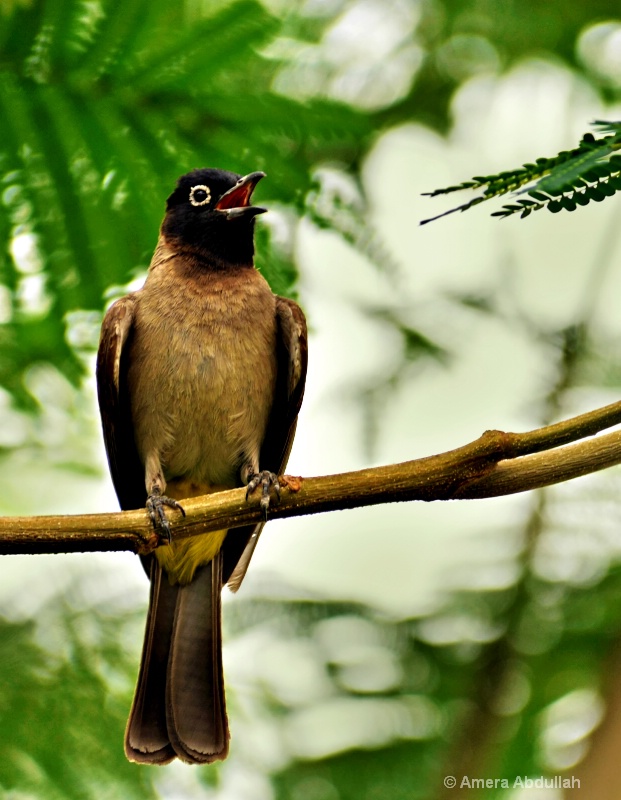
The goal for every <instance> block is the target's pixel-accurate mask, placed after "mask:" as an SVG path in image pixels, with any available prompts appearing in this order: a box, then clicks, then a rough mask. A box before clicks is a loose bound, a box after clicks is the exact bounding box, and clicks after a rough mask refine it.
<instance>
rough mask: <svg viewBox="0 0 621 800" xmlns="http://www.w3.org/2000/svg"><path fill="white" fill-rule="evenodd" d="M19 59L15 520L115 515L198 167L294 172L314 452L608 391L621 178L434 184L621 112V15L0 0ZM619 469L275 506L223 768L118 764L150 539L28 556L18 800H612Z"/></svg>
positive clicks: (6, 651)
mask: <svg viewBox="0 0 621 800" xmlns="http://www.w3.org/2000/svg"><path fill="white" fill-rule="evenodd" d="M0 53H1V55H0V118H1V120H2V122H1V124H0V387H1V388H0V487H1V490H0V513H1V514H3V515H11V514H37V513H39V514H41V513H48V514H49V513H66V514H75V513H82V512H95V511H110V510H114V509H116V508H118V506H117V502H116V498H115V496H114V493H113V490H112V485H111V482H110V480H109V478H108V475H107V470H106V465H105V456H104V452H103V446H102V443H101V439H100V431H99V421H98V417H97V410H96V405H95V389H94V381H93V366H94V349H95V348H96V345H97V338H98V332H99V324H100V321H101V316H102V311H103V309H104V307H105V306H106V305H107V304H109V303H110V302H111V301H112V300H113V299H114V298H116V297H117V296H119V295H120V294H123V293H125V292H126V291H127V289H128V287H129V288H137V287H138V286H140V285H141V282H142V280H143V279H144V274H145V271H146V268H147V266H148V264H149V260H150V257H151V253H152V251H153V248H154V245H155V242H156V238H157V231H158V226H159V223H160V221H161V218H162V216H163V210H164V205H165V199H166V197H167V195H168V194H169V193H170V191H171V190H172V187H173V186H174V181H175V179H176V178H177V177H178V176H179V175H180V174H182V173H184V172H186V171H188V170H189V169H191V168H193V167H198V166H217V167H221V168H226V169H231V170H234V171H236V172H239V173H246V172H249V171H252V170H258V169H262V170H264V171H265V172H266V173H267V174H268V178H267V179H266V180H265V181H263V182H262V183H261V185H260V187H259V189H258V191H257V197H258V198H260V202H261V204H264V205H266V206H268V207H269V209H270V213H269V214H268V215H266V216H265V217H262V218H261V219H260V220H259V222H258V226H257V240H258V242H257V248H258V265H259V267H260V268H261V270H262V271H263V272H264V274H265V275H266V277H267V278H268V280H269V281H270V283H271V285H272V287H273V288H274V290H275V291H277V292H279V293H281V294H288V295H290V296H294V297H297V298H299V300H300V302H301V304H302V305H303V307H304V309H305V311H306V313H307V316H308V319H309V325H310V329H311V335H310V367H309V376H308V383H307V393H306V399H305V403H304V407H303V410H302V414H301V418H300V423H299V427H298V434H297V438H296V443H295V446H294V450H293V453H292V456H291V460H290V462H289V467H288V470H287V471H288V472H290V473H291V474H300V475H317V474H326V473H330V472H338V471H344V470H350V469H357V468H362V467H364V466H367V465H372V464H384V463H392V462H397V461H403V460H408V459H411V458H417V457H422V456H426V455H430V454H433V453H438V452H441V451H443V450H446V449H450V448H453V447H457V446H459V445H461V444H465V443H466V442H468V441H470V440H472V439H475V438H476V437H477V436H479V435H480V434H481V433H482V431H483V430H484V429H486V428H501V429H504V430H528V429H530V428H533V427H537V426H539V425H542V424H545V423H548V422H551V421H555V420H557V419H561V418H564V417H567V416H570V415H572V414H575V413H580V412H583V411H587V410H590V409H593V408H596V407H597V406H600V405H604V404H606V403H608V402H613V401H615V400H617V399H618V397H619V388H620V385H621V317H620V315H619V313H618V307H619V302H618V297H619V295H620V294H621V249H620V248H621V242H620V234H621V226H620V225H619V223H618V214H619V200H618V198H613V199H611V200H608V201H607V202H606V203H604V204H602V205H599V204H597V205H594V204H591V205H590V206H589V207H588V208H585V209H580V210H579V211H578V212H577V213H575V214H573V215H569V214H566V213H564V212H563V213H561V214H559V215H556V216H552V215H550V214H546V213H545V212H542V213H541V214H537V215H534V216H531V217H530V218H529V219H527V220H524V221H520V220H518V219H514V218H511V219H509V220H505V221H498V220H496V219H491V218H490V217H489V212H490V211H493V210H495V208H497V207H498V206H496V207H491V208H486V207H485V206H483V207H481V206H479V207H478V208H476V209H475V210H473V211H472V212H469V213H468V214H464V215H456V216H453V217H448V218H446V219H443V220H441V221H438V222H436V223H433V224H432V225H428V226H425V227H423V228H420V227H419V226H418V222H419V221H420V220H421V219H424V218H426V217H429V216H432V215H434V214H435V213H439V212H441V211H442V210H444V209H446V208H449V207H451V205H455V198H451V197H449V198H445V199H442V198H440V199H433V200H430V199H429V198H425V197H421V193H422V192H429V191H432V190H433V189H435V188H439V187H441V186H445V185H451V184H454V183H458V182H461V181H462V180H466V179H468V178H469V177H470V176H472V175H485V174H490V173H493V172H496V171H500V170H503V169H510V168H513V167H517V166H519V165H520V164H521V163H522V162H524V161H533V160H534V159H535V158H537V157H539V156H552V155H555V154H556V152H558V150H560V149H564V148H571V147H572V146H574V145H575V144H577V142H578V139H579V138H580V136H581V135H582V133H584V132H585V131H586V130H588V126H589V123H590V122H591V121H592V120H594V119H598V118H604V119H618V118H619V117H620V116H621V113H620V112H621V108H620V107H619V105H618V100H619V96H620V92H621V77H620V75H621V16H620V15H619V7H618V3H616V2H612V0H590V2H573V3H567V2H566V1H565V0H548V2H546V3H541V2H535V0H521V2H519V3H517V2H512V1H511V0H299V1H298V2H294V0H265V1H264V2H259V1H258V0H230V1H229V2H223V1H222V0H219V1H218V2H216V0H185V2H178V3H170V2H165V0H124V2H123V3H122V4H121V3H114V2H112V0H0ZM458 199H459V198H458ZM489 205H490V206H491V205H492V204H489ZM498 205H500V204H498ZM620 489H621V472H620V471H619V469H618V468H617V469H611V470H608V471H606V472H603V473H600V474H598V475H593V476H589V477H586V478H583V479H581V480H576V481H573V482H571V483H568V484H565V485H560V486H557V487H554V488H552V489H549V490H546V491H545V492H536V493H531V494H525V495H523V496H516V497H510V498H503V499H496V500H486V501H462V502H453V503H434V504H429V505H423V504H419V505H415V504H404V505H393V506H384V507H376V508H371V509H361V510H355V511H348V512H335V513H332V514H326V515H322V516H317V517H313V518H298V519H295V520H287V521H281V522H273V523H270V525H269V526H268V528H267V530H266V532H265V533H264V535H263V537H262V539H261V545H260V547H259V548H258V550H257V553H256V555H255V557H254V561H253V564H252V568H251V570H250V572H249V574H248V577H247V579H246V581H245V583H244V586H243V588H242V590H241V591H240V592H239V594H238V595H237V596H235V597H234V598H233V597H232V596H227V597H226V598H225V607H224V615H225V620H224V622H225V651H224V661H225V674H226V680H227V697H228V703H229V709H230V717H231V731H232V742H231V755H230V757H229V759H228V760H227V761H226V762H225V763H224V764H221V765H217V766H212V767H206V768H196V767H187V766H185V765H182V764H172V765H169V766H166V767H163V768H158V769H155V768H146V767H145V768H142V767H139V766H136V765H130V764H128V763H127V762H126V761H125V758H124V755H123V747H122V738H123V730H124V726H125V721H126V717H127V713H128V709H129V704H130V701H131V695H132V691H133V685H134V681H135V676H136V672H137V667H138V658H139V650H140V647H141V642H142V631H143V626H144V618H145V610H146V600H147V591H148V587H147V582H146V579H145V578H144V575H143V574H142V571H141V569H140V566H139V564H138V560H137V559H136V558H135V557H134V556H132V555H131V554H124V553H120V554H108V555H97V554H90V555H71V556H67V555H65V556H63V555H58V556H49V557H43V556H40V557H18V556H15V557H5V558H3V559H2V560H1V561H0V797H2V798H7V799H9V800H31V799H36V800H38V799H39V798H41V799H42V800H56V798H58V799H59V800H61V799H63V800H64V798H71V799H72V800H73V799H74V798H75V800H78V799H80V800H82V799H84V800H88V799H90V798H94V799H97V800H99V799H100V798H119V797H123V798H166V799H167V800H186V798H187V799H190V798H209V799H210V800H280V799H281V798H283V799H284V798H291V800H384V799H386V800H417V799H418V798H421V799H422V798H424V799H425V800H427V798H429V799H430V800H444V799H445V798H461V797H468V798H472V800H474V798H485V799H486V800H487V799H488V798H490V799H492V798H503V800H504V798H510V800H523V798H528V800H542V799H543V798H545V800H561V798H564V797H568V798H569V797H571V798H574V797H584V798H589V800H594V799H597V800H615V799H618V798H621V774H620V773H619V772H618V770H617V769H616V765H617V764H618V761H619V755H620V753H621V677H620V676H621V638H620V632H621V568H620V565H621V533H620V527H621V504H620V503H619V500H618V495H619V490H620ZM447 776H454V777H455V778H456V782H457V786H456V788H445V783H444V781H445V778H446V777H447ZM464 776H465V777H466V779H467V781H472V780H473V779H481V778H491V779H498V785H497V787H496V788H489V787H488V788H485V789H480V788H479V789H477V788H474V787H473V786H472V784H470V783H468V782H466V783H464V780H463V778H464ZM541 776H548V777H552V776H561V779H562V778H566V779H567V778H568V779H570V780H571V778H572V776H573V777H574V778H577V779H579V780H580V781H581V789H580V790H578V789H577V788H574V789H573V790H571V791H568V792H566V793H565V794H563V792H562V789H560V788H558V787H557V788H549V787H548V788H544V789H542V788H538V787H536V786H535V785H534V784H533V786H532V787H530V788H529V787H528V780H527V779H529V778H530V779H532V780H533V781H534V779H535V778H540V777H541ZM516 778H517V779H518V781H516ZM502 779H504V780H505V781H506V783H508V786H504V787H503V786H502V785H501V781H502ZM557 783H558V780H557ZM574 786H575V781H574Z"/></svg>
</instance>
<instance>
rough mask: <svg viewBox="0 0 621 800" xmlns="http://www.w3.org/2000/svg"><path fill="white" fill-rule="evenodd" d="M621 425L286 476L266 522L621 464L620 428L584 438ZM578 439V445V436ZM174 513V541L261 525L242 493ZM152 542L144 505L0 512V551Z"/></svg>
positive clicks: (571, 427)
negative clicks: (55, 512)
mask: <svg viewBox="0 0 621 800" xmlns="http://www.w3.org/2000/svg"><path fill="white" fill-rule="evenodd" d="M619 423H621V402H619V403H613V404H612V405H609V406H605V407H604V408H600V409H597V410H595V411H591V412H588V413H587V414H582V415H580V416H578V417H573V418H572V419H569V420H565V421H563V422H558V423H556V424H554V425H548V426H546V427H544V428H538V429H536V430H533V431H529V432H528V433H505V432H503V431H486V432H485V433H484V434H483V435H482V436H481V437H480V438H479V439H477V440H476V441H474V442H471V443H470V444H467V445H465V446H463V447H460V448H458V449H456V450H450V451H448V452H446V453H441V454H440V455H435V456H429V457H427V458H421V459H416V460H414V461H406V462H404V463H402V464H392V465H389V466H384V467H374V468H371V469H363V470H359V471H357V472H346V473H342V474H339V475H325V476H322V477H317V478H291V477H287V478H285V479H284V481H283V485H284V488H283V492H282V499H281V502H280V503H279V504H278V505H274V506H273V507H272V508H270V512H269V515H270V519H279V518H283V517H293V516H298V515H302V514H318V513H321V512H324V511H335V510H337V509H346V508H356V507H361V506H369V505H376V504H379V503H394V502H399V501H406V500H424V501H427V502H430V501H432V500H472V499H476V498H484V497H497V496H500V495H506V494H514V493H516V492H525V491H529V490H531V489H536V488H540V487H542V486H549V485H551V484H554V483H561V482H563V481H567V480H571V479H572V478H577V477H579V476H581V475H586V474H588V473H591V472H596V471H598V470H601V469H605V468H606V467H610V466H613V465H615V464H619V463H621V431H613V432H610V433H607V434H603V435H601V436H597V437H595V438H591V439H586V437H591V436H593V435H594V434H596V433H598V432H599V431H602V430H604V429H605V428H608V427H612V426H613V425H617V424H619ZM581 440H582V441H581ZM183 506H184V508H185V511H186V516H185V518H183V517H181V516H180V515H179V514H178V513H176V512H171V520H172V526H173V537H174V538H175V539H177V538H178V539H182V538H185V537H188V536H193V535H196V534H199V533H208V532H210V531H216V530H222V529H224V528H227V529H228V528H235V527H239V526H240V525H247V524H252V523H256V522H260V521H261V519H262V516H261V510H260V508H259V498H258V497H256V499H255V498H250V501H249V502H246V499H245V489H232V490H230V491H226V492H218V493H217V494H210V495H205V496H203V497H195V498H191V499H188V500H184V501H183ZM157 544H158V537H157V536H156V535H155V534H154V533H153V530H152V527H151V523H150V522H149V519H148V517H147V514H146V511H145V510H144V509H139V510H137V511H124V512H118V513H113V514H86V515H76V516H35V517H0V554H9V553H13V554H15V553H31V554H34V553H58V552H84V551H101V550H132V551H134V552H137V553H141V554H145V553H149V552H151V551H152V550H153V549H154V548H155V547H156V546H157Z"/></svg>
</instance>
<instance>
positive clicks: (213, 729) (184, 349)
mask: <svg viewBox="0 0 621 800" xmlns="http://www.w3.org/2000/svg"><path fill="white" fill-rule="evenodd" d="M262 177H264V175H263V173H262V172H253V173H251V174H250V175H246V176H245V177H240V176H239V175H235V174H234V173H231V172H225V171H222V170H216V169H198V170H194V171H193V172H190V173H188V174H187V175H184V176H182V177H181V178H180V179H179V180H178V182H177V186H176V188H175V191H174V192H173V193H172V194H171V195H170V197H169V198H168V202H167V208H166V215H165V217H164V221H163V223H162V226H161V230H160V237H159V241H158V244H157V248H156V250H155V253H154V255H153V259H152V261H151V266H150V268H149V274H148V276H147V280H146V282H145V284H144V286H143V288H142V289H140V290H139V291H137V292H134V293H132V294H129V295H127V297H123V298H121V299H120V300H118V301H117V302H116V303H114V305H112V306H111V308H110V309H109V310H108V312H107V314H106V316H105V318H104V322H103V326H102V331H101V341H100V345H99V353H98V357H97V384H98V395H99V406H100V410H101V419H102V425H103V433H104V439H105V444H106V450H107V454H108V462H109V465H110V471H111V473H112V480H113V482H114V487H115V489H116V493H117V496H118V498H119V503H120V505H121V508H123V509H132V508H141V507H144V506H145V505H146V507H147V510H148V512H149V515H150V517H151V520H152V522H153V525H154V527H155V528H156V530H158V531H159V532H160V533H161V534H163V537H164V538H165V539H168V540H170V526H169V523H168V520H167V518H166V512H165V510H164V507H165V506H171V507H180V506H179V503H178V502H177V501H178V500H182V499H183V498H187V497H193V496H197V495H201V494H205V493H207V492H215V491H218V490H221V489H229V488H233V487H236V486H243V485H246V486H248V492H251V491H254V489H255V488H257V487H258V486H261V487H262V498H261V504H262V506H263V508H264V509H265V511H267V507H268V505H269V498H270V488H271V487H273V488H274V489H275V490H276V491H278V489H279V487H278V481H277V478H276V475H277V474H278V473H281V472H282V470H283V469H284V467H285V464H286V462H287V458H288V456H289V452H290V449H291V444H292V442H293V435H294V432H295V426H296V420H297V415H298V411H299V409H300V404H301V402H302V395H303V392H304V382H305V378H306V323H305V319H304V315H303V313H302V311H301V310H300V308H299V306H298V305H297V304H296V303H294V302H293V301H291V300H287V299H285V298H283V297H277V296H275V295H274V294H273V293H272V291H271V289H270V288H269V286H268V284H267V282H266V281H265V279H264V278H263V277H262V276H261V275H260V274H259V272H257V270H256V269H255V268H254V221H255V217H256V216H257V214H261V213H263V212H264V211H265V209H263V208H258V207H257V206H253V205H252V204H251V196H252V192H253V189H254V187H255V186H256V184H257V182H258V181H259V180H260V179H261V178H262ZM181 510H182V509H181ZM261 528H262V525H257V526H250V527H245V528H236V529H234V530H230V531H219V532H218V533H210V534H203V535H201V536H197V537H194V538H189V539H183V540H181V541H178V542H174V541H173V542H171V543H170V544H168V545H164V546H161V547H159V548H157V550H156V551H155V553H154V554H153V555H151V556H149V557H147V558H145V559H144V565H145V569H146V570H147V572H148V574H149V576H150V580H151V594H150V605H149V614H148V617H147V625H146V632H145V640H144V647H143V651H142V662H141V665H140V672H139V675H138V683H137V686H136V693H135V696H134V702H133V704H132V709H131V713H130V717H129V722H128V724H127V731H126V735H125V752H126V754H127V757H128V758H129V759H130V760H131V761H138V762H143V763H149V764H165V763H167V762H169V761H171V760H172V759H173V758H175V756H178V757H179V758H180V759H182V760H183V761H186V762H189V763H209V762H212V761H216V760H218V759H223V758H225V757H226V755H227V752H228V740H229V731H228V723H227V716H226V707H225V700H224V684H223V678H222V651H221V622H220V594H221V591H222V586H223V585H224V584H226V583H228V584H229V586H231V588H232V589H233V590H235V589H236V588H237V587H238V586H239V584H240V583H241V580H242V579H243V577H244V574H245V572H246V569H247V567H248V562H249V560H250V557H251V556H252V552H253V550H254V547H255V545H256V542H257V538H258V536H259V533H260V532H261Z"/></svg>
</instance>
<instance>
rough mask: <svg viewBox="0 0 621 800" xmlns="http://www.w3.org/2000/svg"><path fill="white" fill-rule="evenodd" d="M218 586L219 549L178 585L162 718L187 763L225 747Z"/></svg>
mask: <svg viewBox="0 0 621 800" xmlns="http://www.w3.org/2000/svg"><path fill="white" fill-rule="evenodd" d="M221 592H222V556H221V555H220V554H218V555H217V556H216V557H215V558H214V559H213V560H212V561H211V562H209V564H206V565H204V566H202V567H200V568H199V569H198V570H197V571H196V573H195V575H194V578H193V580H192V581H191V583H189V584H187V585H186V586H181V587H180V588H179V596H178V600H177V607H176V611H175V619H174V626H173V634H172V643H171V651H170V656H169V659H168V675H167V682H166V721H167V727H168V735H169V737H170V742H171V744H172V747H173V748H174V750H175V752H176V753H177V755H178V756H179V758H181V759H182V760H184V761H188V762H190V763H200V764H206V763H211V762H212V761H218V760H220V759H223V758H226V755H227V753H228V747H229V730H228V722H227V717H226V704H225V698H224V682H223V676H222V623H221Z"/></svg>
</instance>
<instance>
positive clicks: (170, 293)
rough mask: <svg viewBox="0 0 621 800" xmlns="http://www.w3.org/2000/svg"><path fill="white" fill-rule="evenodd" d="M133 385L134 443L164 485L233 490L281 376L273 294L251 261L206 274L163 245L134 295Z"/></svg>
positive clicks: (257, 445) (253, 448)
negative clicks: (158, 466) (154, 462)
mask: <svg viewBox="0 0 621 800" xmlns="http://www.w3.org/2000/svg"><path fill="white" fill-rule="evenodd" d="M136 300H137V303H136V321H135V333H134V336H133V340H132V342H131V346H130V348H131V349H130V353H129V369H128V387H129V393H130V403H131V414H132V421H133V425H134V434H135V438H136V444H137V447H138V452H139V454H140V456H141V459H142V460H143V463H144V461H145V460H146V457H147V455H148V453H149V452H153V451H155V452H156V453H157V454H158V455H159V458H160V460H161V463H162V466H163V468H164V474H165V478H166V480H167V481H170V480H174V479H175V478H177V479H181V480H185V481H190V482H192V483H194V484H195V485H196V486H197V487H198V488H201V489H203V490H204V489H205V487H206V485H210V486H216V485H217V486H220V487H222V486H235V485H236V484H237V483H238V481H239V477H238V470H239V468H240V466H241V459H243V458H244V457H247V456H248V455H251V454H255V453H256V454H258V450H259V448H260V445H261V442H262V439H263V436H264V433H265V428H266V424H267V419H268V416H269V412H270V408H271V405H272V401H273V394H274V387H275V381H276V356H275V351H276V346H275V341H276V318H275V298H274V295H273V294H272V292H271V290H270V288H269V286H268V284H267V282H266V281H265V280H264V278H263V277H262V276H261V275H260V274H259V273H258V272H257V271H256V270H255V269H254V268H250V267H239V268H234V269H233V268H231V269H230V270H218V271H207V270H202V269H200V268H198V267H196V265H194V264H192V263H191V262H188V260H187V259H185V258H184V257H181V256H174V255H173V254H167V253H166V250H165V248H162V247H161V246H160V248H158V251H156V255H155V257H154V261H153V264H152V268H151V271H150V273H149V277H148V279H147V282H146V283H145V286H144V287H143V289H141V290H140V291H139V292H137V294H136Z"/></svg>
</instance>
